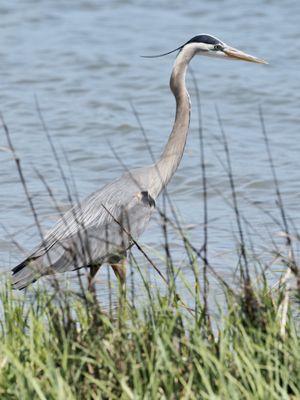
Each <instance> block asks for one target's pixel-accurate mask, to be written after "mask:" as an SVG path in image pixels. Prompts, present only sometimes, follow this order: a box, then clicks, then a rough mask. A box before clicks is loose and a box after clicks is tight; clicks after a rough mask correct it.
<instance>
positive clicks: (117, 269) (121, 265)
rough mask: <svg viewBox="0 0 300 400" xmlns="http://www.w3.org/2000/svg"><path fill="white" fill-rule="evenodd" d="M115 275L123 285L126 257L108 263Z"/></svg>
mask: <svg viewBox="0 0 300 400" xmlns="http://www.w3.org/2000/svg"><path fill="white" fill-rule="evenodd" d="M110 265H111V267H112V269H113V271H114V273H115V275H116V277H117V278H118V279H119V281H120V283H121V285H122V286H123V285H124V284H125V282H126V259H125V258H123V259H121V260H120V261H119V262H118V263H113V264H110Z"/></svg>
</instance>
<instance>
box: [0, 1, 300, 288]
mask: <svg viewBox="0 0 300 400" xmlns="http://www.w3.org/2000/svg"><path fill="white" fill-rule="evenodd" d="M0 13H1V23H0V37H1V41H0V60H1V61H0V77H1V79H0V95H1V96H0V98H1V104H0V110H1V113H2V114H3V116H4V118H5V120H6V122H7V124H8V126H9V128H10V131H11V136H12V140H13V142H14V144H15V147H16V150H17V153H18V155H19V156H20V158H21V160H22V166H23V168H24V173H25V176H26V179H27V182H28V184H29V188H30V192H31V193H32V195H33V199H34V203H35V205H36V207H37V209H38V210H39V214H40V216H41V221H42V225H43V227H45V228H48V227H50V226H51V224H52V223H53V221H54V220H55V218H54V216H53V207H52V202H51V199H49V196H48V195H47V192H46V189H45V187H44V186H43V184H42V183H41V181H40V180H39V178H38V177H37V174H36V173H35V169H38V170H39V172H40V173H41V174H42V175H43V176H44V177H45V178H46V180H47V182H48V184H49V186H51V188H52V190H53V193H54V195H55V198H56V199H57V200H58V201H59V203H60V204H61V205H64V204H67V195H66V191H65V188H64V184H63V182H62V180H61V177H60V174H59V172H58V169H57V164H56V162H55V160H54V157H53V154H52V153H51V151H50V147H49V143H48V142H47V140H46V137H45V133H44V131H43V129H42V128H41V124H40V121H39V118H38V115H37V111H36V107H35V100H34V97H35V95H36V96H37V97H38V99H39V103H40V106H41V108H42V112H43V116H44V119H45V121H46V124H47V126H48V128H49V130H50V132H51V135H52V138H53V141H54V142H55V144H56V146H57V148H58V149H59V151H60V155H61V159H62V160H63V159H64V157H63V155H62V153H63V152H65V154H66V156H67V158H68V160H69V164H70V166H71V169H72V174H71V172H70V170H69V167H68V166H67V163H66V161H64V160H63V161H62V162H63V165H64V169H65V172H66V174H67V176H68V177H71V175H73V176H74V178H75V181H76V185H77V191H78V193H79V196H80V198H83V197H84V196H86V195H87V194H89V193H90V192H91V191H94V190H96V189H98V188H100V187H101V186H102V185H103V184H104V183H106V182H108V181H109V180H111V179H113V178H115V177H116V176H118V175H119V174H120V173H121V172H122V169H123V168H122V166H121V165H120V163H119V162H118V161H117V160H116V158H115V156H114V155H113V154H112V151H111V149H110V146H109V142H110V143H111V145H112V146H113V147H114V149H115V151H116V152H118V154H119V157H120V158H121V159H122V160H123V162H124V163H125V164H126V165H127V166H128V167H136V166H141V165H146V164H148V163H150V162H151V157H150V155H149V152H148V150H147V146H146V145H145V142H144V140H143V137H142V135H141V132H140V129H139V127H138V124H137V121H136V119H135V117H134V115H133V113H132V110H131V108H130V105H129V101H132V102H133V103H134V105H135V107H136V109H137V110H138V113H139V116H140V118H141V121H142V123H143V126H144V128H145V130H146V132H147V135H148V138H149V141H150V143H151V147H152V149H153V152H154V154H155V155H159V153H160V151H161V149H162V148H163V146H164V144H165V142H166V140H167V137H168V134H169V132H170V129H171V125H172V122H173V117H174V105H175V104H174V99H173V97H172V95H171V93H170V91H169V87H168V81H169V75H170V71H171V68H172V64H173V61H174V55H173V54H172V55H170V56H167V57H164V58H159V59H143V58H140V57H139V56H140V55H143V54H157V53H161V52H164V51H168V50H171V49H173V48H175V47H177V46H178V45H180V44H182V43H184V42H185V41H186V40H188V39H189V38H190V37H192V36H194V35H195V34H199V33H203V32H205V33H210V34H213V35H215V36H217V37H219V38H220V39H221V40H223V41H225V42H226V43H228V44H230V45H232V46H234V47H237V48H239V49H241V50H244V51H246V52H249V53H250V54H253V55H256V56H258V57H261V58H264V59H266V60H268V61H269V65H268V66H265V65H255V64H251V63H249V64H247V63H243V62H225V61H222V60H215V59H209V58H205V57H197V58H195V59H194V60H193V62H192V68H193V71H194V72H195V74H196V77H197V82H198V85H199V88H200V95H201V103H202V113H203V125H204V136H205V148H206V160H207V179H208V184H209V189H208V201H209V247H208V248H209V257H210V260H211V262H212V263H213V265H215V266H216V268H217V270H218V271H219V273H220V274H221V275H222V276H225V277H228V276H230V275H232V273H233V268H234V266H235V262H236V256H235V243H236V241H235V239H234V238H235V237H236V235H237V233H236V225H235V219H234V214H233V212H232V210H231V208H230V207H229V206H228V204H226V201H224V199H223V198H222V196H224V197H225V198H228V199H230V197H231V196H230V187H229V183H228V177H227V176H226V173H225V171H224V168H223V166H222V164H221V163H220V159H221V161H223V162H224V161H225V157H224V152H223V150H222V145H221V144H220V142H219V141H218V140H217V138H216V136H219V135H220V130H219V127H218V123H217V119H216V113H215V106H216V105H217V106H218V108H219V110H220V113H221V116H222V118H223V122H224V126H225V130H226V133H227V136H228V141H229V146H230V151H231V156H232V165H233V170H234V176H235V183H236V187H237V192H238V194H239V197H240V198H239V202H240V206H241V209H242V213H243V216H245V218H247V220H248V221H249V222H250V223H251V225H252V227H253V230H251V228H250V227H248V230H249V235H251V237H252V239H253V241H254V244H255V246H256V249H257V252H258V253H264V252H265V251H266V249H265V248H264V245H265V243H264V240H263V239H262V238H260V237H259V234H261V235H262V236H263V238H265V239H266V244H267V243H268V242H269V241H270V239H268V237H269V236H270V237H276V236H278V233H279V228H278V227H277V226H276V225H275V224H274V223H273V222H272V221H271V220H270V219H269V218H268V217H267V216H266V215H265V214H264V213H263V212H261V211H260V210H259V209H258V208H257V207H256V206H254V205H249V203H248V201H246V200H245V198H244V197H246V198H247V199H249V201H250V202H255V203H256V204H258V205H259V207H261V208H263V209H264V210H267V211H270V212H272V213H273V214H274V215H275V216H276V217H279V213H278V211H277V209H276V205H275V195H274V186H273V183H272V177H271V172H270V168H269V164H268V161H267V155H266V151H265V146H264V142H263V137H262V133H261V127H260V122H259V117H258V107H259V105H261V106H262V109H263V113H264V117H265V123H266V127H267V130H268V133H269V138H270V142H271V147H272V152H273V156H274V160H275V166H276V170H277V174H278V179H279V183H280V188H281V191H282V193H283V199H284V203H285V207H286V210H287V212H288V214H289V216H290V217H292V221H293V223H294V225H295V226H296V227H298V228H299V224H300V218H299V217H300V204H299V199H300V196H299V188H300V180H299V178H300V169H299V167H300V161H299V154H300V141H299V105H300V79H299V78H300V76H299V75H300V74H299V62H300V42H299V33H300V25H299V14H300V3H299V1H297V0H294V1H293V0H289V1H285V2H282V1H279V0H277V1H275V0H274V1H262V0H254V1H243V2H240V1H237V0H229V1H210V2H204V1H185V2H181V1H176V0H175V1H174V0H172V1H170V0H168V1H164V2H160V1H151V2H148V1H143V0H142V1H133V0H132V1H129V0H128V1H121V0H119V1H114V0H109V1H108V0H107V1H105V0H101V1H96V0H86V1H84V0H74V1H72V2H71V1H67V0H59V1H58V0H52V1H21V0H19V1H18V0H13V1H10V2H6V4H5V3H3V2H2V4H1V6H0ZM188 83H189V87H190V89H191V97H192V103H193V105H194V109H193V113H192V124H191V130H190V134H189V138H188V142H187V147H186V151H185V155H184V158H183V161H182V163H181V165H180V168H179V170H178V171H177V173H176V175H175V177H174V179H173V180H172V182H171V184H170V185H169V193H170V195H171V197H172V199H173V201H174V204H175V205H176V207H177V210H178V213H179V214H180V218H181V220H182V221H183V225H185V226H186V227H189V228H191V230H190V236H191V238H192V242H193V243H194V244H195V246H198V247H201V244H202V237H203V233H202V230H203V229H202V226H201V223H202V221H203V202H202V185H201V172H200V168H199V165H200V158H199V154H200V153H199V138H198V131H197V113H196V109H195V99H194V97H195V96H194V91H193V85H192V83H191V80H190V79H189V80H188ZM4 146H6V140H5V136H4V133H3V132H2V134H1V135H0V147H4ZM0 165H1V174H0V193H1V195H0V207H1V217H0V222H1V224H2V225H3V226H5V227H6V229H7V230H8V231H9V232H10V233H11V235H14V239H15V240H16V241H18V242H19V243H20V245H21V246H22V247H23V248H24V249H25V250H29V249H30V248H32V247H33V246H34V245H35V244H36V243H37V242H38V239H39V235H38V233H37V230H36V229H35V228H34V227H33V226H32V225H33V219H32V215H31V212H30V209H29V207H28V203H27V201H26V199H25V195H24V192H23V189H22V186H21V185H20V183H19V179H18V175H17V172H16V168H15V166H14V164H13V162H12V160H11V157H10V155H9V154H8V153H5V152H0ZM216 189H217V190H216ZM219 192H221V194H222V196H221V195H220V193H219ZM141 242H142V243H143V244H146V245H149V246H152V247H154V248H156V249H158V250H159V251H161V250H160V245H161V244H162V233H161V229H160V227H159V225H158V223H157V221H156V220H155V218H154V220H153V222H152V223H151V225H150V226H149V229H148V230H147V232H146V233H145V234H144V235H143V237H142V239H141ZM172 243H173V246H174V247H175V250H174V251H175V254H176V257H177V260H178V265H180V260H181V259H182V258H183V255H182V246H181V247H180V246H179V245H178V246H176V244H178V243H179V241H178V240H177V239H176V235H175V234H173V236H172ZM21 258H22V254H21V252H20V251H18V250H17V249H16V248H15V247H14V245H13V244H12V238H11V236H9V235H8V234H7V233H6V232H5V231H4V230H1V234H0V261H1V266H2V269H3V270H6V269H7V268H9V267H11V266H13V265H14V263H15V262H17V261H19V260H20V259H21ZM185 273H186V274H187V275H189V274H190V272H189V270H188V269H186V271H185ZM101 287H102V286H101ZM103 287H105V276H103Z"/></svg>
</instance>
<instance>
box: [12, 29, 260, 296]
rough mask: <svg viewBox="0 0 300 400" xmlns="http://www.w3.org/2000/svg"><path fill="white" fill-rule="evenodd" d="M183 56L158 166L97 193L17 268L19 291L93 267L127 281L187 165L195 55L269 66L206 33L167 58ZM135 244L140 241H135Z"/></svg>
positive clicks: (133, 173) (64, 219)
mask: <svg viewBox="0 0 300 400" xmlns="http://www.w3.org/2000/svg"><path fill="white" fill-rule="evenodd" d="M174 51H179V53H178V55H177V57H176V61H175V64H174V66H173V70H172V74H171V79H170V88H171V91H172V93H173V95H174V96H175V99H176V116H175V121H174V125H173V129H172V132H171V134H170V137H169V139H168V142H167V144H166V146H165V148H164V151H163V153H162V155H161V156H160V158H159V159H158V161H157V162H156V163H154V164H153V165H149V166H146V167H142V168H138V169H133V170H131V171H128V172H125V173H124V174H123V175H122V176H121V177H120V178H118V179H116V180H114V181H113V182H111V183H109V184H107V185H105V186H104V187H103V188H102V189H100V190H98V191H96V192H95V193H92V194H91V195H90V196H88V197H87V198H86V199H85V200H83V202H81V203H80V204H77V205H75V206H74V207H73V208H71V209H70V210H69V211H68V212H67V213H66V214H64V215H63V216H62V217H61V219H60V220H59V221H58V222H57V224H56V225H55V226H54V228H53V229H52V230H51V231H50V232H49V233H48V234H47V236H46V237H45V238H44V240H43V241H42V243H41V244H40V245H39V246H38V247H37V248H36V249H35V250H34V251H33V252H32V253H31V255H30V256H29V257H27V258H26V259H25V260H24V261H23V262H21V263H20V264H19V265H17V266H16V267H15V268H13V270H12V272H13V277H12V281H13V286H14V288H17V289H23V288H25V287H26V286H28V285H29V284H30V283H32V282H34V281H36V280H37V279H38V278H39V277H41V276H43V275H49V274H52V273H56V272H65V271H70V270H74V269H77V268H80V267H92V270H93V274H95V273H96V272H97V270H98V268H99V267H100V266H101V265H102V264H103V263H109V264H110V265H111V266H112V267H113V270H114V272H115V274H116V275H117V277H118V278H119V279H120V280H121V282H124V279H125V269H124V265H123V260H124V259H125V258H126V251H127V250H128V249H129V248H130V247H131V246H132V244H133V243H134V241H135V240H136V239H137V238H138V237H139V236H140V235H141V233H142V232H143V231H144V229H145V228H146V226H147V224H148V222H149V220H150V217H151V214H152V213H153V210H154V208H155V200H156V198H157V197H158V196H159V194H160V193H161V191H162V190H163V189H164V188H165V186H166V185H167V184H168V182H169V181H170V179H171V178H172V176H173V175H174V173H175V171H176V170H177V168H178V165H179V163H180V161H181V158H182V155H183V152H184V148H185V143H186V138H187V134H188V130H189V123H190V108H191V106H190V97H189V94H188V92H187V89H186V85H185V76H186V72H187V68H188V65H189V63H190V61H191V60H192V58H193V57H194V56H195V55H198V54H199V55H203V56H209V57H215V58H223V59H238V60H244V61H250V62H255V63H266V62H265V61H264V60H260V59H258V58H256V57H253V56H251V55H249V54H246V53H244V52H242V51H239V50H237V49H235V48H233V47H230V46H228V45H227V44H225V43H224V42H222V41H221V40H219V39H217V38H215V37H213V36H210V35H206V34H202V35H198V36H195V37H193V38H192V39H190V40H189V41H188V42H186V43H185V44H184V45H182V46H180V47H178V48H176V49H175V50H172V51H170V52H168V53H164V54H160V55H158V56H154V57H160V56H164V55H166V54H170V53H172V52H174ZM133 239H134V240H133Z"/></svg>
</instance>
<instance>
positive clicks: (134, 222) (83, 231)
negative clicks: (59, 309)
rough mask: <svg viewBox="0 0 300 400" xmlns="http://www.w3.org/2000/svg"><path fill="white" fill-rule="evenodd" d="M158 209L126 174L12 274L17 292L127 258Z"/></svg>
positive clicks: (66, 220)
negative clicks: (41, 279) (58, 275)
mask: <svg viewBox="0 0 300 400" xmlns="http://www.w3.org/2000/svg"><path fill="white" fill-rule="evenodd" d="M154 206H155V202H154V200H153V199H152V197H151V196H150V195H149V193H148V191H147V190H144V189H143V188H142V187H141V185H139V184H138V183H137V182H134V181H133V180H132V177H131V175H130V176H129V174H124V175H123V176H122V177H121V178H120V179H118V180H116V181H114V182H112V183H110V184H108V185H106V186H104V187H103V188H102V189H101V190H99V191H97V192H95V193H93V194H91V195H90V196H89V197H87V198H86V199H85V200H84V201H83V202H82V203H81V204H78V205H76V206H75V207H73V208H72V209H70V210H69V211H68V212H67V213H66V214H64V215H63V216H62V218H61V219H60V220H59V221H58V222H57V224H56V225H55V226H54V228H53V229H52V230H51V231H50V232H49V233H48V234H47V236H46V237H45V239H44V241H43V243H42V244H40V246H39V247H38V248H37V249H36V250H35V251H34V252H33V253H32V254H31V255H30V256H29V257H28V258H26V260H24V261H23V262H22V263H21V264H19V265H17V266H16V267H15V268H14V269H13V270H12V271H13V285H14V287H15V288H18V289H22V288H24V287H26V286H28V285H29V284H30V283H31V282H34V281H35V280H36V279H38V278H39V277H40V276H42V275H47V274H52V273H56V272H64V271H70V270H74V269H77V268H81V267H84V266H90V265H92V264H102V263H103V262H106V261H109V260H110V259H111V258H112V257H116V256H117V257H118V256H121V255H123V254H124V253H125V252H126V250H127V249H128V248H129V247H130V246H131V245H132V238H134V239H137V238H138V237H139V236H140V234H141V233H142V232H143V231H144V229H145V228H146V226H147V224H148V222H149V219H150V217H151V214H152V212H153V209H154Z"/></svg>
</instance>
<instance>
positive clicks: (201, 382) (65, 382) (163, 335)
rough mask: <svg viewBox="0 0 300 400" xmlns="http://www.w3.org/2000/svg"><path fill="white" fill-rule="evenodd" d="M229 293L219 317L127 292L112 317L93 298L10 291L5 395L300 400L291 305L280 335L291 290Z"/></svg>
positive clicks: (2, 348) (0, 377)
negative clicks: (28, 296)
mask: <svg viewBox="0 0 300 400" xmlns="http://www.w3.org/2000/svg"><path fill="white" fill-rule="evenodd" d="M148 289H149V288H148ZM149 290H150V289H149ZM224 290H225V292H224V293H225V298H226V305H227V310H228V311H227V313H226V314H220V315H219V318H218V320H217V321H216V320H214V321H213V320H212V317H211V316H209V318H204V313H203V307H202V308H200V309H199V310H198V313H197V315H195V313H192V315H191V314H190V313H188V312H186V310H185V308H183V307H182V306H181V305H180V302H179V301H178V299H177V298H176V295H175V294H174V292H172V290H170V292H169V295H168V296H166V297H161V296H159V294H157V293H155V296H154V294H153V296H152V299H155V300H152V301H149V302H147V303H146V304H145V306H143V307H139V308H135V307H134V306H133V305H132V304H129V302H127V301H126V299H125V293H124V291H121V292H120V294H119V295H120V299H119V300H120V301H119V304H120V305H121V306H119V307H117V309H116V310H115V312H114V314H113V315H108V314H107V313H106V312H104V311H102V310H101V306H100V304H99V303H98V302H97V301H96V300H95V298H94V296H93V294H92V293H87V296H86V297H85V298H83V297H78V296H77V295H75V294H74V293H70V292H69V293H67V292H60V294H59V295H56V296H55V297H54V296H53V295H51V294H50V293H49V292H48V293H47V292H45V291H39V292H36V293H35V296H34V300H33V301H32V302H28V300H27V301H26V300H25V299H24V298H20V297H19V298H16V297H15V294H14V292H12V291H11V289H10V287H9V286H6V288H5V289H4V290H3V292H2V295H1V308H2V315H3V318H2V321H1V327H0V336H1V340H0V397H1V399H13V398H18V399H20V398H22V399H29V398H34V399H35V398H38V399H78V398H84V399H99V398H103V399H117V398H122V399H199V398H201V399H265V398H269V399H290V398H295V399H296V398H300V337H299V321H297V319H296V320H295V319H294V318H293V316H292V312H291V306H290V304H288V307H287V310H286V314H285V320H284V325H285V326H284V332H283V334H282V323H283V321H282V318H281V317H280V316H281V311H280V310H281V309H282V304H283V298H284V290H285V289H283V288H279V289H276V290H275V291H274V290H270V288H269V287H268V286H267V284H265V285H264V286H263V287H262V288H252V287H250V286H249V287H248V288H245V286H243V287H241V289H240V290H237V291H236V293H235V294H233V293H232V292H229V291H228V290H226V289H224ZM195 296H196V293H195ZM211 323H213V324H215V326H216V329H213V330H212V329H211Z"/></svg>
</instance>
